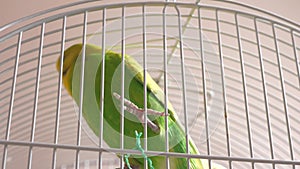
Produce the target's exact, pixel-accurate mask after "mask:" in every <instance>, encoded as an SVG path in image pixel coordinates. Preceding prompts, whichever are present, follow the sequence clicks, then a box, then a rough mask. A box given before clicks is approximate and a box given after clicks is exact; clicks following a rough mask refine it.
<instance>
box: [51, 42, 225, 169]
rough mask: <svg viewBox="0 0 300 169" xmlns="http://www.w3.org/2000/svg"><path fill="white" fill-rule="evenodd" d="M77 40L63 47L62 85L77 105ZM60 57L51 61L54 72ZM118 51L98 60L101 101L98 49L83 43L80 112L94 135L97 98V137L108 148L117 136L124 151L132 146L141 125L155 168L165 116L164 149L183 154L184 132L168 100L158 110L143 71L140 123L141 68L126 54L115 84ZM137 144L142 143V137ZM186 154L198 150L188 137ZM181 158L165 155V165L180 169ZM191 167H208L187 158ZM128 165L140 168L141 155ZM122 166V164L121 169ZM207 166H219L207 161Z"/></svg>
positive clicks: (153, 87) (157, 93)
mask: <svg viewBox="0 0 300 169" xmlns="http://www.w3.org/2000/svg"><path fill="white" fill-rule="evenodd" d="M82 48H83V45H82V44H76V45H73V46H71V47H69V48H68V49H66V50H65V51H64V59H63V69H62V71H63V77H62V79H63V84H64V86H65V88H66V89H67V91H68V93H69V95H70V96H72V98H73V99H74V100H75V102H76V103H77V105H78V106H79V105H80V88H81V78H82V75H81V72H82V71H81V69H82V57H83V55H82ZM60 62H61V57H59V58H58V60H57V63H56V68H57V71H58V72H60V65H61V64H60ZM121 63H122V55H121V54H118V53H115V52H113V51H105V63H104V65H105V66H104V70H105V71H104V100H100V97H101V79H102V50H101V48H99V47H98V46H95V45H92V44H86V46H85V60H84V76H83V77H84V80H83V95H82V97H83V102H82V116H83V118H84V119H85V120H86V122H87V124H88V126H89V127H90V129H91V130H92V131H93V132H94V133H95V135H96V136H99V133H100V102H101V101H102V102H103V105H104V107H103V110H104V111H103V119H102V120H103V126H101V127H103V128H102V129H103V139H104V141H105V142H106V143H107V144H108V145H109V146H110V147H111V148H121V141H120V138H121V137H123V139H124V141H123V143H124V149H132V148H134V147H135V145H136V139H135V137H136V134H135V133H136V131H139V132H143V131H144V127H145V126H147V150H149V151H157V152H158V155H156V156H155V155H154V156H149V157H148V160H149V159H150V161H151V162H152V166H153V167H154V168H155V169H163V168H166V159H165V158H166V157H164V156H159V152H164V151H165V150H166V147H165V146H166V144H167V143H166V142H165V141H166V139H165V118H168V139H169V142H168V144H169V151H170V152H177V153H187V151H186V150H187V147H186V134H185V132H184V130H183V127H182V126H181V124H180V122H179V119H178V117H177V115H176V113H175V111H174V109H173V107H172V105H171V104H170V103H169V102H168V103H167V107H168V112H167V113H165V112H164V109H165V108H164V94H163V91H162V90H161V88H160V87H159V86H158V85H157V83H156V82H155V81H154V80H153V79H152V78H151V76H150V75H149V74H148V73H147V74H146V81H147V93H146V95H147V119H146V123H147V125H145V119H144V118H145V115H144V99H143V98H144V85H143V84H144V83H143V82H144V74H143V68H142V67H141V66H140V65H139V64H138V62H137V61H136V60H134V59H133V58H132V57H130V56H128V55H125V56H124V72H123V73H124V74H123V75H124V85H123V86H122V85H121V77H122V76H121V75H122V64H121ZM122 91H124V93H123V94H124V106H123V108H124V117H123V118H124V131H123V134H124V135H121V134H122V132H121V131H120V130H121V125H120V123H121V118H122V114H121V105H122V104H121V101H122V99H121V92H122ZM140 139H141V145H143V144H144V141H145V140H144V138H143V137H142V138H140ZM188 146H189V151H190V152H189V153H190V154H199V151H198V150H197V148H196V146H195V144H194V143H193V141H192V139H191V138H189V144H188ZM187 160H188V159H187V158H181V157H171V156H170V157H169V163H170V169H185V168H187V165H188V161H187ZM189 160H190V161H189V163H190V168H191V169H205V168H208V162H207V160H203V159H196V158H191V159H189ZM127 161H129V164H130V167H131V168H134V169H143V168H144V161H145V160H144V158H143V157H142V156H137V155H135V156H130V157H129V158H128V159H127ZM126 167H128V166H126V165H125V168H126ZM212 168H218V169H221V168H223V167H222V166H219V165H217V164H213V165H212Z"/></svg>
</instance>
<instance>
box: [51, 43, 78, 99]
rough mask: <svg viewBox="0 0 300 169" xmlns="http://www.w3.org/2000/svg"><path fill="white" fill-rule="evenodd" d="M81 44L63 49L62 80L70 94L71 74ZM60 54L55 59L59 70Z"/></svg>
mask: <svg viewBox="0 0 300 169" xmlns="http://www.w3.org/2000/svg"><path fill="white" fill-rule="evenodd" d="M81 50H82V44H76V45H73V46H71V47H69V48H68V49H66V50H65V51H64V58H63V69H62V71H63V74H62V80H63V84H64V86H65V88H66V89H67V91H68V93H69V94H70V95H71V96H72V76H73V69H74V66H75V63H76V60H77V58H78V56H79V54H80V53H81ZM60 66H61V56H60V57H58V59H57V61H56V70H57V71H58V72H60Z"/></svg>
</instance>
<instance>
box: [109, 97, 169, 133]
mask: <svg viewBox="0 0 300 169" xmlns="http://www.w3.org/2000/svg"><path fill="white" fill-rule="evenodd" d="M113 96H114V97H115V98H116V99H118V100H119V101H121V96H120V95H119V94H118V93H115V92H113ZM124 110H126V111H127V112H129V113H131V114H133V115H135V116H136V117H137V118H138V119H139V121H140V122H141V123H142V124H143V126H144V127H145V119H144V118H145V116H144V113H145V110H144V109H140V108H139V107H137V106H136V105H135V104H134V103H132V102H131V101H129V100H127V99H125V98H124ZM147 114H149V115H156V116H168V115H169V114H166V113H165V112H160V111H156V110H153V109H147ZM147 126H148V127H150V128H151V129H152V131H153V132H155V133H159V130H160V129H159V127H158V126H157V125H156V124H155V123H153V122H152V121H151V120H150V119H149V118H147Z"/></svg>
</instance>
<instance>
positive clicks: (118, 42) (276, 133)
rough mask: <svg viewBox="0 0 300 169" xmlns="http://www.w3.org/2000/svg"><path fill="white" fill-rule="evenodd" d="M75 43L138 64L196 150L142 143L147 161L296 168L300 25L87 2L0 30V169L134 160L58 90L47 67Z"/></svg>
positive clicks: (241, 7)
mask: <svg viewBox="0 0 300 169" xmlns="http://www.w3.org/2000/svg"><path fill="white" fill-rule="evenodd" d="M78 43H81V44H83V48H82V49H83V50H84V49H85V46H86V45H87V44H94V45H97V46H99V47H100V48H101V49H104V50H110V51H114V52H116V53H120V54H122V55H125V54H126V55H130V56H131V57H133V58H134V59H135V60H136V61H137V62H138V63H140V65H141V66H142V67H143V69H145V70H147V72H148V73H149V74H150V76H151V77H152V78H153V80H154V81H155V82H156V83H157V84H158V85H159V86H160V87H161V88H162V90H163V91H164V98H165V99H167V100H169V101H170V103H171V104H172V105H173V107H174V109H175V112H176V114H177V115H178V117H179V118H178V119H179V121H180V123H181V124H182V126H183V127H182V128H183V131H184V132H185V134H186V136H187V137H185V138H183V139H188V138H189V139H192V140H193V141H194V143H195V145H196V146H197V148H198V150H199V154H191V153H180V152H177V153H176V152H175V153H174V152H169V151H168V150H167V149H166V150H165V151H160V152H155V151H151V150H147V142H146V143H145V144H142V145H141V146H142V147H143V148H144V150H145V154H146V155H147V156H152V155H157V156H164V157H168V158H169V157H178V158H188V159H189V160H190V159H194V158H195V159H203V160H204V161H206V162H207V168H214V167H215V166H214V165H215V164H217V165H220V166H223V167H224V168H228V169H229V168H230V169H231V168H253V169H254V168H255V169H259V168H264V169H267V168H273V169H274V168H276V169H281V168H284V169H291V168H293V169H300V141H299V138H300V131H299V128H300V120H299V117H300V109H299V105H300V97H299V96H300V75H299V74H300V72H299V66H300V65H299V64H300V62H299V52H300V25H299V24H297V23H294V22H292V21H289V20H287V19H285V18H283V17H280V16H277V15H275V14H272V13H269V12H266V11H263V10H260V9H257V8H255V7H251V6H247V5H245V4H240V3H236V2H231V1H226V2H225V1H211V2H207V3H202V2H187V1H177V2H165V1H142V2H138V1H127V2H122V3H113V2H105V1H94V0H93V1H78V2H75V3H71V4H68V5H64V6H60V7H57V8H53V9H49V10H46V11H42V12H39V13H36V14H33V15H31V16H27V17H24V18H21V19H19V20H17V21H14V22H12V23H10V24H7V25H4V26H3V27H1V28H0V46H1V47H0V54H1V55H0V56H1V57H0V65H1V66H0V76H1V78H0V84H1V88H0V93H1V94H0V98H1V99H0V105H1V106H0V107H1V109H0V110H1V111H0V121H1V123H0V165H1V166H2V169H14V168H18V169H22V168H28V169H30V168H33V169H34V168H52V169H71V168H76V169H79V168H82V169H88V168H122V167H126V163H125V162H124V158H122V157H124V155H126V154H129V153H139V152H137V151H136V150H132V149H127V148H124V147H122V146H120V148H112V147H109V146H108V145H107V142H105V140H103V137H101V135H100V136H98V135H96V134H94V132H93V131H92V130H91V129H90V127H89V126H88V124H87V122H86V121H85V119H84V118H83V117H82V114H81V113H82V110H81V109H82V108H80V106H78V105H77V104H76V103H75V102H74V100H73V99H72V97H71V96H70V95H69V94H68V92H67V90H66V89H65V88H64V86H63V82H62V76H63V74H62V73H58V72H57V70H56V61H57V60H58V58H59V56H62V55H63V54H64V53H63V52H64V50H66V49H67V48H68V47H70V46H72V45H73V44H78ZM115 82H116V83H120V82H122V81H117V80H116V81H115ZM120 85H122V83H120ZM103 90H105V89H103ZM123 90H126V88H123ZM123 92H124V91H123ZM141 99H143V98H141ZM104 106H105V105H104ZM99 113H100V112H99ZM116 120H120V123H121V126H123V127H124V123H122V119H116ZM123 129H124V128H123ZM131 130H134V129H131ZM103 132H105V131H103ZM139 132H143V136H142V137H146V136H147V133H145V132H144V131H139ZM103 134H105V133H102V135H103ZM122 137H123V136H122V134H121V135H120V140H122ZM99 138H100V139H99ZM145 140H146V139H145ZM106 141H107V140H106ZM121 144H124V143H123V142H122V141H121ZM168 158H166V164H168V162H169V161H168ZM154 163H155V161H154ZM145 168H147V165H145ZM166 168H170V165H166ZM216 168H217V167H216ZM220 168H221V167H220Z"/></svg>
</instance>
